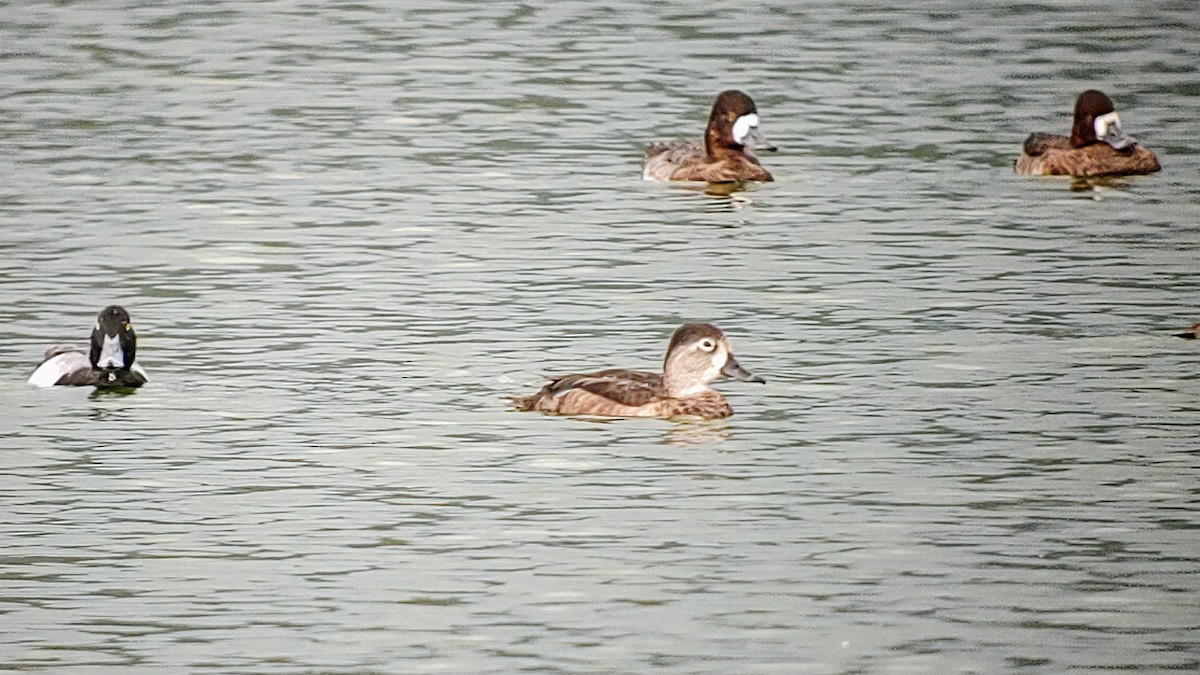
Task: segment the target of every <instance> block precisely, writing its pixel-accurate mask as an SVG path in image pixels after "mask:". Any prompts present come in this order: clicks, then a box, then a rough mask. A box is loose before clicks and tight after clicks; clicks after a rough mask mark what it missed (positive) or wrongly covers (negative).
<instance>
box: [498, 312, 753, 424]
mask: <svg viewBox="0 0 1200 675" xmlns="http://www.w3.org/2000/svg"><path fill="white" fill-rule="evenodd" d="M721 375H728V376H729V377H733V378H736V379H738V380H742V381H744V382H759V383H762V382H765V380H763V379H762V378H761V377H758V376H756V375H754V374H752V373H750V372H749V371H747V370H746V369H745V368H743V367H742V366H741V364H739V363H738V362H737V359H735V358H734V357H733V352H732V351H731V350H730V348H729V340H728V339H727V338H726V337H725V334H724V333H722V332H721V329H719V328H717V327H716V326H714V325H712V324H708V323H688V324H684V325H683V326H680V327H679V328H678V329H677V330H676V331H675V334H674V335H672V336H671V344H670V345H669V346H668V347H667V355H666V358H665V359H664V360H663V371H662V373H661V374H660V373H648V372H643V371H638V370H624V369H619V368H614V369H609V370H599V371H596V372H594V373H582V374H575V375H564V376H562V377H555V378H552V379H551V381H550V383H549V384H547V385H546V386H544V387H542V389H541V391H539V392H538V393H536V394H534V395H532V396H525V397H513V399H512V401H513V403H514V404H515V405H516V407H517V409H518V410H537V411H539V412H543V413H553V414H558V415H600V416H604V417H700V418H705V419H716V418H721V417H729V416H730V415H732V414H733V408H731V407H730V405H729V402H728V401H726V400H725V397H724V396H722V395H721V394H720V393H719V392H717V391H716V390H714V389H711V388H710V387H709V386H708V385H709V383H711V382H713V381H714V380H716V379H717V378H719V377H721Z"/></svg>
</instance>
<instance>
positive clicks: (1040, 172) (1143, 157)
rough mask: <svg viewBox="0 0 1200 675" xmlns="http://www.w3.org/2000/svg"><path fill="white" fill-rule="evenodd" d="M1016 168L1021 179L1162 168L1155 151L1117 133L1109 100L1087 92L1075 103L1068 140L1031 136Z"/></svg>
mask: <svg viewBox="0 0 1200 675" xmlns="http://www.w3.org/2000/svg"><path fill="white" fill-rule="evenodd" d="M1013 168H1014V170H1015V171H1016V172H1017V173H1018V174H1021V175H1023V176H1075V177H1077V178H1083V177H1088V176H1124V175H1136V174H1148V173H1154V172H1155V171H1158V170H1159V169H1161V168H1162V166H1161V165H1159V163H1158V158H1157V157H1155V156H1154V153H1153V152H1150V151H1149V150H1147V149H1146V148H1145V147H1144V146H1142V145H1141V144H1139V143H1138V142H1137V141H1136V140H1135V139H1133V138H1132V137H1130V136H1126V135H1125V132H1124V131H1123V130H1122V129H1121V120H1120V118H1119V117H1118V116H1117V111H1116V108H1115V107H1114V106H1113V102H1112V99H1110V98H1109V97H1107V96H1105V95H1104V93H1103V92H1100V91H1097V90H1095V89H1089V90H1087V91H1085V92H1083V93H1082V94H1080V95H1079V98H1077V99H1075V122H1074V124H1072V125H1071V136H1070V138H1068V137H1066V136H1060V135H1057V134H1045V133H1034V134H1030V135H1029V138H1027V139H1025V146H1024V150H1023V152H1022V153H1021V156H1020V157H1019V158H1017V162H1016V165H1015V166H1014V167H1013Z"/></svg>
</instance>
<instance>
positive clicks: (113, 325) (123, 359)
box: [89, 305, 137, 373]
mask: <svg viewBox="0 0 1200 675" xmlns="http://www.w3.org/2000/svg"><path fill="white" fill-rule="evenodd" d="M136 357H137V334H136V333H134V332H133V324H132V323H130V321H129V312H126V311H125V309H124V308H122V307H118V306H117V305H110V306H108V307H105V308H104V309H102V310H100V315H99V316H97V317H96V327H95V328H93V329H92V347H91V353H90V354H89V358H90V360H91V362H92V368H93V369H94V370H100V371H106V372H110V373H111V372H118V371H124V370H129V369H130V368H132V367H133V361H134V359H135V358H136Z"/></svg>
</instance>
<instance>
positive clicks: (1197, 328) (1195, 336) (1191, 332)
mask: <svg viewBox="0 0 1200 675" xmlns="http://www.w3.org/2000/svg"><path fill="white" fill-rule="evenodd" d="M1175 337H1181V338H1184V339H1185V340H1200V321H1197V322H1196V323H1194V324H1192V325H1191V327H1189V328H1188V329H1187V330H1185V331H1183V332H1182V333H1176V334H1175Z"/></svg>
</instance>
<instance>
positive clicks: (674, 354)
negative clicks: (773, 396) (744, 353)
mask: <svg viewBox="0 0 1200 675" xmlns="http://www.w3.org/2000/svg"><path fill="white" fill-rule="evenodd" d="M722 375H727V376H729V377H732V378H735V379H738V380H741V381H743V382H758V383H760V384H761V383H765V382H766V380H764V379H762V378H761V377H758V376H757V375H755V374H753V373H751V372H750V371H748V370H746V369H745V368H743V367H742V364H740V363H738V362H737V359H735V358H734V357H733V350H731V349H730V347H729V340H728V338H726V337H725V334H724V333H722V332H721V329H720V328H717V327H716V326H714V325H712V324H710V323H687V324H684V325H682V326H680V327H679V328H678V329H677V330H676V331H675V334H674V335H672V336H671V344H670V346H668V347H667V356H666V358H665V359H664V360H663V386H664V388H665V389H666V391H667V394H668V395H669V396H674V397H677V398H678V397H682V396H688V395H692V394H697V393H700V392H702V391H704V390H706V389H708V384H709V383H710V382H712V381H714V380H716V379H717V378H719V377H721V376H722Z"/></svg>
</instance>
